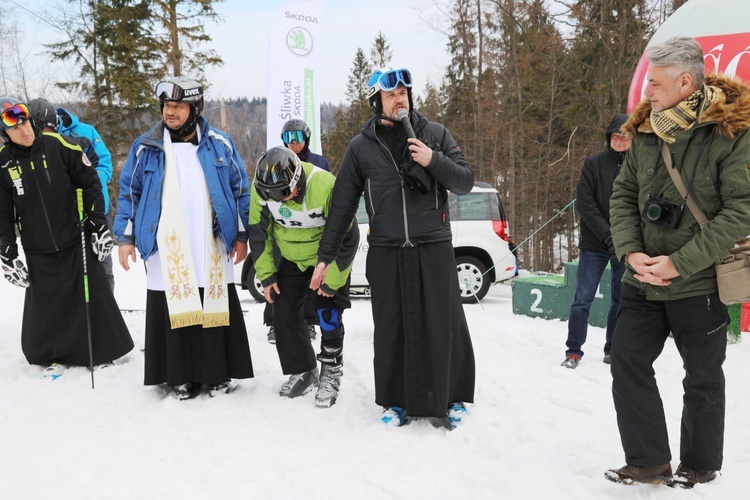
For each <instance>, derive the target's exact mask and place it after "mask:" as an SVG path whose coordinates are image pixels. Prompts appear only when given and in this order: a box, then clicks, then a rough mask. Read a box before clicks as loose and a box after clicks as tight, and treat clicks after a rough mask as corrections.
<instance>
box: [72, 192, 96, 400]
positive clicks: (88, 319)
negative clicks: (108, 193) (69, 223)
mask: <svg viewBox="0 0 750 500" xmlns="http://www.w3.org/2000/svg"><path fill="white" fill-rule="evenodd" d="M76 199H77V200H78V221H79V224H78V225H79V226H80V227H81V255H82V257H83V296H84V300H85V303H86V333H87V334H88V339H89V370H91V388H92V389H93V388H94V347H93V343H92V340H91V315H90V314H89V272H88V266H87V262H86V228H85V225H84V223H83V190H82V189H76Z"/></svg>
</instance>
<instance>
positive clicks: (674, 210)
mask: <svg viewBox="0 0 750 500" xmlns="http://www.w3.org/2000/svg"><path fill="white" fill-rule="evenodd" d="M684 210H685V205H684V204H682V205H681V204H679V203H672V202H671V201H667V200H664V199H662V198H652V197H651V196H649V197H648V199H647V200H646V203H645V204H644V205H643V214H642V215H643V218H644V219H646V220H647V221H649V222H653V223H654V224H660V225H662V226H667V227H670V228H672V229H677V226H679V225H680V219H682V212H683V211H684Z"/></svg>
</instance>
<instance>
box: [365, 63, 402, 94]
mask: <svg viewBox="0 0 750 500" xmlns="http://www.w3.org/2000/svg"><path fill="white" fill-rule="evenodd" d="M399 83H401V84H403V85H404V87H406V88H407V89H408V88H411V73H410V72H409V70H408V69H406V68H401V69H393V70H390V71H386V72H385V73H382V74H381V75H380V76H379V77H378V79H377V81H376V82H375V83H373V84H372V85H371V86H375V84H377V85H379V86H380V88H381V89H382V90H386V91H388V90H393V89H395V88H396V87H398V84H399Z"/></svg>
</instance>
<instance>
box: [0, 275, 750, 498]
mask: <svg viewBox="0 0 750 500" xmlns="http://www.w3.org/2000/svg"><path fill="white" fill-rule="evenodd" d="M116 267H117V270H116V276H117V285H116V295H117V299H118V301H119V303H120V307H121V308H123V309H141V308H143V306H144V303H145V277H144V276H143V273H142V267H141V265H140V262H139V263H138V265H137V266H136V269H134V270H131V271H130V272H129V273H125V272H124V271H122V270H121V269H119V266H116ZM510 295H511V293H510V286H507V285H497V286H494V287H493V288H491V290H490V293H489V294H488V296H487V298H486V299H485V300H484V302H483V307H482V306H480V305H470V306H467V307H466V308H465V310H466V315H467V318H468V321H469V326H470V328H471V332H472V337H473V342H474V349H475V353H476V358H477V389H476V404H474V405H470V406H469V414H468V417H467V418H466V420H465V421H464V423H463V424H462V425H461V426H460V427H459V428H458V429H456V430H455V431H452V432H447V431H445V430H443V429H435V428H433V427H431V426H430V425H429V424H428V423H427V422H414V423H412V424H410V425H407V426H404V427H401V428H386V427H384V426H383V425H382V424H380V423H379V421H378V417H379V415H380V408H378V407H377V406H375V404H374V388H373V374H372V345H371V344H372V318H371V313H370V302H369V300H367V299H357V300H355V301H354V305H353V308H352V310H351V311H349V312H347V313H346V315H345V317H344V318H345V323H346V328H347V340H346V345H345V375H344V378H343V382H342V391H341V395H340V398H339V401H338V402H337V403H336V405H335V406H333V407H332V408H330V409H327V410H323V409H316V408H315V406H314V403H313V396H312V394H308V395H306V396H304V397H302V398H298V399H294V400H282V399H281V398H279V396H278V395H277V391H278V388H279V386H280V385H281V383H282V382H283V381H284V377H283V376H282V374H281V370H280V368H279V363H278V358H277V355H276V351H275V348H274V346H272V345H270V344H268V343H267V342H266V336H265V334H266V328H265V327H263V326H262V320H261V318H262V309H263V307H262V306H261V305H260V304H257V303H255V302H253V301H252V300H251V299H250V296H249V294H248V292H247V291H242V292H241V293H240V296H241V297H242V299H243V300H242V302H243V308H244V309H246V310H247V314H246V316H245V321H246V323H247V329H248V335H249V339H250V347H251V350H252V354H253V362H254V366H255V373H256V378H255V379H252V380H247V381H242V382H241V384H240V387H239V389H238V390H237V391H236V392H235V393H233V394H230V395H225V396H221V397H217V398H214V399H210V398H208V397H207V396H201V397H200V398H199V399H196V400H193V401H187V402H180V401H177V400H175V399H173V397H171V396H166V395H165V394H164V393H163V392H162V390H160V389H158V388H151V387H145V386H143V385H142V379H143V354H142V353H141V352H140V350H139V348H140V347H142V346H143V338H144V330H143V323H144V316H143V315H142V314H126V316H125V319H126V321H127V323H128V326H129V327H130V331H131V333H132V335H133V338H134V340H135V343H136V346H137V348H136V350H134V351H133V352H131V353H130V354H129V355H127V356H126V357H125V358H123V359H121V360H120V361H119V362H118V366H116V367H114V368H108V369H106V370H104V371H100V372H97V373H96V389H95V390H91V385H90V376H89V373H88V372H87V371H86V370H85V369H83V368H77V369H71V370H68V372H66V373H65V375H64V376H63V377H62V378H60V379H59V380H56V381H54V382H52V381H47V380H43V379H42V378H41V368H40V367H37V366H29V365H28V364H27V363H26V360H25V359H24V357H23V354H22V353H21V346H20V330H21V311H22V307H23V291H22V290H21V289H18V288H15V287H13V286H11V285H9V284H8V283H6V282H4V281H2V282H0V297H2V304H3V314H2V318H0V496H2V498H40V497H42V496H47V495H49V496H52V497H54V498H65V499H67V498H103V499H109V498H115V499H119V498H207V497H209V495H210V496H211V497H212V498H269V499H276V498H310V499H319V498H320V499H338V498H341V499H360V498H365V499H370V498H377V499H384V498H396V499H402V498H404V499H406V498H408V499H422V498H467V499H484V498H487V499H490V498H491V499H506V498H507V499H547V498H550V499H552V498H587V499H606V498H649V499H650V498H658V499H662V498H664V499H672V498H680V499H687V498H711V499H715V498H724V499H735V498H747V483H745V479H746V478H747V476H746V474H747V473H748V471H750V398H749V397H748V386H750V339H749V338H747V335H746V334H745V335H744V336H745V339H744V341H743V342H741V343H739V344H735V345H730V346H729V348H728V359H727V362H726V364H725V373H726V378H727V422H726V445H725V450H724V453H725V460H724V470H723V474H724V475H723V476H721V477H719V478H717V479H716V480H715V481H714V482H713V483H711V484H708V485H699V486H697V487H696V488H695V489H693V490H691V491H685V490H673V489H670V488H667V487H664V486H651V485H643V486H633V487H626V486H620V485H616V484H613V483H610V482H608V481H606V480H605V479H604V477H603V473H604V471H605V470H606V469H607V468H611V467H619V466H621V465H623V464H624V459H623V453H622V449H621V447H620V442H619V436H618V433H617V428H616V423H615V413H614V409H613V405H612V398H611V394H610V375H609V371H608V366H607V365H605V364H603V363H602V361H601V358H602V356H601V350H602V346H603V343H604V332H603V330H602V329H599V328H592V329H591V330H590V333H589V341H588V343H587V345H586V346H585V349H586V352H587V355H586V357H585V358H584V360H583V362H582V364H581V365H580V366H579V368H578V369H577V370H567V369H565V368H562V367H560V362H561V361H562V360H563V357H564V349H565V346H564V343H565V336H566V324H565V323H564V322H560V321H545V320H541V319H532V318H527V317H523V316H514V315H513V314H512V312H511V298H510ZM656 369H657V376H658V379H659V382H660V387H661V391H662V398H663V400H664V402H665V407H666V413H667V418H668V421H669V430H670V438H671V443H672V452H673V454H674V457H673V460H672V466H673V467H676V466H677V464H678V462H679V448H678V446H679V420H680V413H681V407H682V406H681V394H682V389H681V379H682V373H683V372H682V367H681V362H680V358H679V355H678V354H677V352H676V349H675V348H674V346H673V345H668V346H667V347H666V348H665V351H664V353H663V354H662V356H661V358H660V359H659V360H658V361H657V367H656Z"/></svg>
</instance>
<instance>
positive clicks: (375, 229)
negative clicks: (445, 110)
mask: <svg viewBox="0 0 750 500" xmlns="http://www.w3.org/2000/svg"><path fill="white" fill-rule="evenodd" d="M378 120H379V117H373V118H371V119H370V120H369V121H368V122H367V123H366V124H365V126H364V128H363V129H362V132H361V133H360V134H359V135H357V136H356V137H355V138H354V139H352V140H351V142H350V143H349V146H348V147H347V148H346V152H345V153H344V157H343V159H342V160H341V167H340V169H339V173H338V176H337V178H336V184H335V186H334V190H333V198H332V201H331V210H330V212H329V218H328V220H327V221H326V228H325V231H324V233H323V238H322V240H321V242H320V247H319V251H318V257H319V259H320V260H321V261H322V262H325V263H330V262H332V261H333V259H334V258H335V257H336V254H337V253H338V249H339V247H340V246H341V241H342V239H343V237H344V234H345V233H346V230H347V228H348V227H349V223H350V221H351V220H352V218H353V217H354V214H355V213H356V211H357V205H358V203H359V198H360V195H361V194H362V193H363V192H364V195H365V203H366V208H367V215H368V218H369V223H370V230H369V233H368V235H367V241H368V243H369V245H371V246H390V247H404V246H416V245H420V244H424V243H436V242H441V241H451V240H452V234H451V227H450V215H449V213H448V192H447V190H450V191H453V192H454V193H456V194H466V193H468V192H469V191H471V188H472V186H473V185H474V172H473V171H472V169H471V167H470V166H469V164H468V162H467V161H466V158H465V157H464V154H463V152H462V151H461V150H460V149H459V148H458V145H457V144H456V141H455V140H454V139H453V137H452V136H451V134H450V132H448V129H446V128H445V127H444V126H443V125H441V124H439V123H435V122H431V121H429V120H428V119H427V118H426V117H425V116H424V115H422V114H421V113H418V112H416V111H412V113H411V123H412V126H413V128H414V132H415V134H416V136H417V138H418V139H419V140H421V141H422V142H424V143H425V144H426V145H427V146H429V147H430V148H432V150H433V151H434V154H433V157H432V162H431V164H430V165H429V166H428V167H427V168H426V169H425V170H426V171H427V172H428V173H429V179H430V181H431V182H430V185H429V192H427V193H426V194H421V193H420V192H419V191H413V190H411V189H410V188H409V187H408V186H406V185H405V183H404V180H403V174H402V171H401V170H400V168H399V167H400V165H401V164H402V163H403V159H401V158H394V156H393V154H392V153H391V151H390V149H389V147H388V145H387V144H386V143H385V142H384V141H383V137H382V134H383V132H382V131H381V132H380V134H381V136H379V135H378V133H379V132H378V128H379V126H377V125H376V124H377V122H378ZM394 127H401V124H400V123H396V124H395V125H394ZM404 142H405V139H404ZM414 168H423V167H421V166H419V165H416V166H415V167H414Z"/></svg>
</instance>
